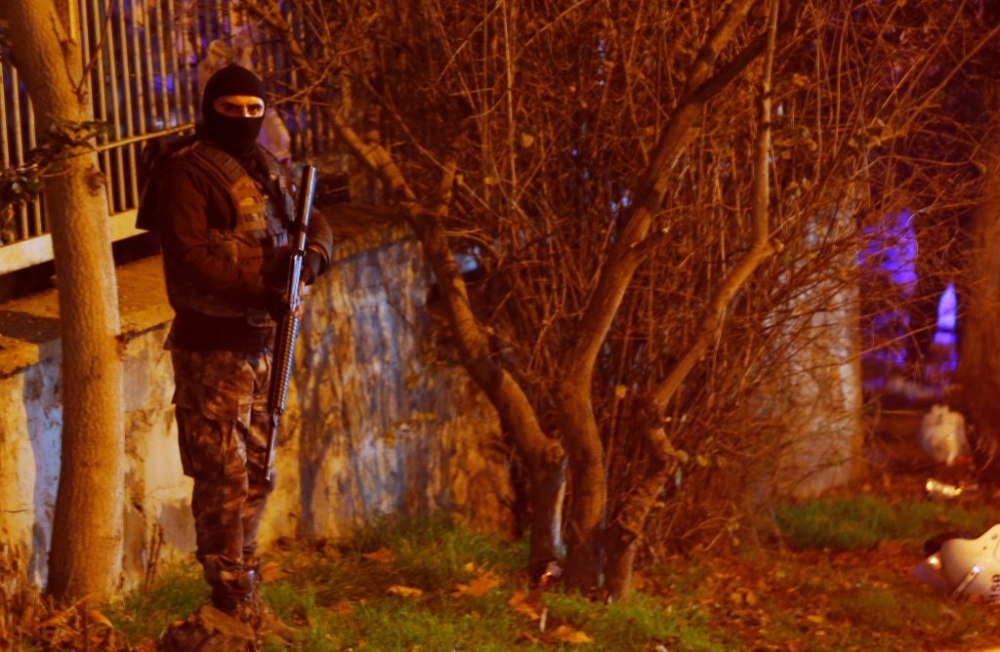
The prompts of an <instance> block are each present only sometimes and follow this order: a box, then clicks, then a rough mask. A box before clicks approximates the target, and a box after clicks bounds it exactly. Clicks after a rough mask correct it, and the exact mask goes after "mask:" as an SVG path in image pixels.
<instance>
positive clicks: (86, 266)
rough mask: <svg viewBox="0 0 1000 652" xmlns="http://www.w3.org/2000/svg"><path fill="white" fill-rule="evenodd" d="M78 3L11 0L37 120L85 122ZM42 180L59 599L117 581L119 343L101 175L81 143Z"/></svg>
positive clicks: (4, 9) (14, 44)
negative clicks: (54, 287)
mask: <svg viewBox="0 0 1000 652" xmlns="http://www.w3.org/2000/svg"><path fill="white" fill-rule="evenodd" d="M76 12H77V5H76V3H74V2H68V1H65V0H9V1H6V2H4V3H3V4H2V5H0V20H4V21H7V23H8V24H9V26H10V37H11V58H12V60H13V63H14V65H15V66H17V68H18V70H20V71H21V72H22V73H23V74H22V79H23V80H24V83H25V86H26V87H27V90H28V94H29V96H30V98H31V100H32V105H33V107H34V111H35V115H36V116H37V124H38V129H39V130H40V131H42V132H46V131H53V132H58V131H60V130H62V129H66V128H69V127H71V126H72V125H80V124H87V123H90V122H91V121H92V120H93V108H92V103H91V100H90V98H89V97H88V91H87V89H88V88H89V83H88V82H87V77H86V73H85V65H84V61H83V53H82V51H81V47H80V43H79V42H78V40H77V39H78V36H79V29H78V17H77V15H76ZM76 154H78V155H75V156H69V157H66V158H64V159H63V160H61V161H60V162H59V163H58V164H57V165H55V166H53V167H52V168H51V169H50V172H49V174H48V176H47V177H46V178H45V179H44V191H43V194H44V200H45V203H46V209H47V214H48V215H49V219H50V223H49V227H50V231H51V234H52V246H53V250H54V252H55V262H56V270H57V275H58V286H59V289H58V292H59V310H60V322H61V329H62V380H61V387H62V404H63V434H62V458H61V459H62V464H61V467H60V476H59V491H58V497H57V500H56V509H55V517H54V523H53V533H52V546H51V550H50V553H49V578H48V587H47V588H48V591H49V593H50V594H52V595H54V596H56V597H58V598H65V599H79V598H84V597H86V598H90V599H94V600H100V599H104V598H107V597H110V596H111V595H112V594H113V592H114V590H115V589H116V588H117V585H118V583H119V581H120V576H121V572H120V571H121V563H122V518H123V510H124V507H123V503H122V500H123V496H124V491H123V483H124V460H125V442H124V415H123V412H122V397H123V387H122V374H123V365H122V351H121V346H120V342H119V341H118V339H117V338H118V335H119V334H120V324H119V318H118V296H117V289H116V288H117V282H116V277H115V269H114V261H113V257H112V252H111V232H110V222H109V217H108V203H107V197H106V195H105V179H104V175H103V174H102V173H101V171H100V169H99V167H98V163H97V157H96V155H94V154H90V153H87V152H86V149H85V148H83V147H80V148H79V151H78V152H76Z"/></svg>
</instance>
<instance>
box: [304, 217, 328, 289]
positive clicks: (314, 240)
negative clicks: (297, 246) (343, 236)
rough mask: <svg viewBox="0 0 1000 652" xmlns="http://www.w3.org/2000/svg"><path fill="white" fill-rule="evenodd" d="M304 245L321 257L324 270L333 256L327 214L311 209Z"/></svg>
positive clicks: (323, 270) (321, 271)
mask: <svg viewBox="0 0 1000 652" xmlns="http://www.w3.org/2000/svg"><path fill="white" fill-rule="evenodd" d="M306 247H307V248H308V249H310V250H312V251H315V252H316V253H318V254H320V255H321V256H322V257H323V269H322V270H320V273H323V272H325V271H326V270H327V269H329V267H330V260H331V259H332V258H333V229H332V228H330V222H329V221H327V216H326V215H324V214H323V213H322V212H321V211H318V210H316V209H313V212H312V215H311V216H310V218H309V235H308V237H307V239H306Z"/></svg>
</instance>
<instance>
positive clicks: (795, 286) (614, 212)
mask: <svg viewBox="0 0 1000 652" xmlns="http://www.w3.org/2000/svg"><path fill="white" fill-rule="evenodd" d="M296 9H297V10H298V11H300V12H301V13H302V15H303V16H306V17H307V18H309V19H310V20H309V21H308V22H309V25H310V26H311V27H310V28H309V29H307V30H305V32H304V33H303V32H299V33H293V31H292V30H291V29H290V27H289V23H288V22H287V20H288V19H287V16H286V15H283V14H282V13H281V12H280V11H279V10H278V8H277V6H276V5H274V4H271V5H269V4H263V3H261V4H258V5H255V7H254V8H251V9H250V11H252V12H256V15H257V17H258V19H259V20H260V21H261V24H262V25H263V26H264V27H265V28H266V29H269V30H271V31H272V32H273V33H274V34H275V35H277V37H278V38H281V39H282V40H283V42H284V43H285V45H286V48H287V50H288V52H289V53H290V55H291V56H290V60H291V61H292V62H293V63H292V65H293V66H294V68H295V73H296V74H297V75H298V77H297V79H298V80H299V82H300V84H299V87H298V88H290V89H289V93H288V95H289V97H290V98H291V100H292V101H295V100H296V99H299V100H307V101H308V102H309V103H310V105H311V106H313V107H316V106H321V107H323V108H324V110H325V113H326V116H327V117H328V119H329V120H330V121H331V122H332V124H334V126H335V128H336V129H337V131H338V134H339V135H340V137H341V139H342V142H343V144H344V149H345V151H347V152H349V153H350V154H351V155H353V156H354V157H355V158H356V159H357V160H358V161H359V162H361V164H362V165H364V166H365V167H366V168H367V169H368V170H369V171H370V173H371V174H372V175H373V176H375V177H376V178H378V179H379V180H380V181H381V183H382V188H383V196H384V198H385V199H386V200H387V201H388V202H390V203H393V204H395V205H397V206H398V207H399V210H400V212H401V214H403V215H404V217H405V218H406V219H407V220H408V221H409V222H410V224H411V225H412V227H413V229H414V232H415V233H416V234H417V235H418V237H419V238H420V241H421V243H422V245H423V249H424V253H425V255H426V257H427V260H428V261H429V263H430V266H431V267H432V269H433V270H434V273H435V276H436V279H437V287H438V290H439V292H440V294H441V296H442V298H443V302H444V305H445V306H446V313H447V315H448V317H449V321H450V330H451V334H452V335H453V339H454V341H455V343H456V346H457V350H458V353H459V358H460V360H461V361H462V363H463V364H464V366H465V368H466V369H467V370H468V371H469V373H470V375H471V376H472V377H473V378H474V379H475V380H476V381H477V382H478V383H479V385H480V386H481V387H482V388H483V389H484V391H485V392H486V394H487V395H488V396H489V397H490V399H491V400H492V401H493V403H494V405H495V406H496V407H497V410H498V413H499V414H500V418H501V420H502V422H503V424H504V426H505V428H506V430H507V432H508V433H509V435H510V437H511V440H512V441H513V443H514V445H515V447H516V449H517V451H518V454H519V457H520V458H521V460H522V461H523V463H524V466H525V468H526V469H527V477H528V482H529V484H530V487H531V514H532V520H531V522H530V528H531V537H532V538H531V546H530V547H531V562H532V569H531V570H532V573H533V574H534V576H535V577H538V575H539V573H540V572H542V570H543V569H544V564H545V563H546V562H547V561H548V560H550V559H551V558H553V557H555V556H556V555H557V554H558V553H559V552H560V545H561V544H560V541H559V539H558V537H557V536H556V535H555V534H554V533H555V532H558V531H563V530H564V531H565V532H566V535H567V551H566V553H567V554H566V572H567V579H568V581H569V584H570V585H571V586H573V587H577V588H582V589H589V588H593V587H595V586H597V585H598V578H599V576H600V573H601V571H602V570H603V571H604V574H605V578H606V582H607V588H608V589H609V590H610V591H611V592H612V593H614V594H616V595H623V594H625V593H627V592H628V585H629V582H628V577H629V570H630V568H631V564H632V559H633V556H634V554H635V552H636V549H637V544H638V542H639V541H640V540H642V538H643V537H644V538H645V540H647V541H649V542H650V546H651V547H653V546H662V545H663V542H664V541H665V540H667V539H674V540H683V541H691V540H693V539H695V535H704V537H705V539H706V540H707V541H708V544H707V545H712V544H713V543H714V542H717V541H718V540H719V539H720V538H727V539H731V540H732V541H736V540H738V538H739V536H740V532H741V528H742V526H741V521H745V520H747V517H748V516H750V517H752V515H753V514H754V513H757V512H759V509H756V508H758V507H759V506H760V505H759V503H756V502H755V501H757V500H758V496H760V497H765V496H768V495H773V493H774V491H773V489H774V488H773V487H770V486H766V487H765V486H764V485H769V484H771V483H772V481H774V478H775V477H776V476H777V475H779V474H780V473H781V472H782V470H783V469H786V468H789V467H788V465H786V464H785V460H786V459H787V456H788V455H789V451H791V450H792V449H794V448H795V446H794V444H795V443H796V442H795V436H796V433H801V432H804V431H806V432H808V434H809V435H810V436H811V437H813V438H814V439H812V440H810V441H816V440H820V439H822V438H823V437H824V436H826V437H827V438H834V439H836V438H843V439H844V442H843V445H842V446H840V447H839V448H837V449H835V451H834V453H832V454H831V458H832V457H837V458H845V459H837V460H834V459H829V460H827V459H815V460H810V464H811V466H812V468H813V469H815V468H816V467H822V466H824V465H828V466H837V465H841V466H843V467H844V468H845V469H847V468H848V467H849V463H852V462H853V460H852V458H856V457H857V454H858V447H859V445H860V435H861V432H860V426H859V423H860V422H859V417H860V388H858V387H856V386H854V387H848V385H850V383H854V384H855V385H856V384H857V374H856V368H857V359H858V356H859V354H860V347H861V344H860V342H859V338H858V337H857V335H856V333H857V331H856V326H857V322H858V321H860V319H861V315H860V314H859V311H860V310H861V307H860V306H859V301H858V288H859V287H861V285H860V284H861V283H863V282H864V277H863V275H861V274H860V273H859V270H858V269H857V265H856V262H855V261H856V260H857V256H858V252H859V250H860V248H861V244H862V242H863V237H864V233H865V230H866V229H869V228H872V229H876V230H877V229H878V228H879V226H880V224H881V222H882V220H883V219H884V216H885V215H886V214H890V213H892V212H893V211H898V210H900V209H902V208H904V207H907V206H912V205H914V203H915V202H919V201H920V199H921V196H920V195H919V193H917V192H916V190H917V189H916V187H915V186H914V185H909V184H900V183H899V178H898V177H897V176H894V175H895V174H896V168H895V164H896V163H898V162H899V161H900V160H901V158H902V156H903V154H902V152H903V151H904V150H905V151H913V149H912V148H904V147H902V145H901V143H903V141H905V140H906V139H907V138H911V137H913V138H915V137H916V135H917V134H925V133H928V131H929V130H932V129H931V127H932V123H933V120H934V118H935V117H936V116H939V115H940V114H938V113H937V112H936V111H935V105H934V98H935V97H937V96H938V94H939V93H940V91H941V90H942V89H943V88H944V87H945V86H943V85H942V84H943V81H944V78H945V77H947V76H948V75H952V74H954V71H956V70H958V69H959V68H960V67H961V65H962V64H963V62H964V59H963V58H964V57H965V56H966V54H968V52H966V53H965V54H961V53H960V54H957V55H956V53H954V52H951V51H950V50H948V48H947V47H946V46H945V44H947V43H954V42H962V40H963V38H964V37H965V35H967V34H970V32H967V31H965V30H966V27H967V26H966V25H965V23H963V22H962V21H961V20H957V19H953V20H950V21H949V20H948V18H949V17H952V18H954V16H955V15H960V16H967V12H965V13H963V12H958V14H955V12H953V11H948V10H941V11H940V12H936V13H935V17H936V19H935V22H933V23H932V27H930V28H927V29H926V30H925V33H926V36H925V37H924V39H925V41H924V42H923V44H922V46H921V48H922V52H923V56H922V57H916V58H914V59H912V60H901V59H900V58H899V56H898V53H899V43H893V42H891V41H892V39H889V38H888V37H887V35H893V37H894V38H895V37H896V36H898V34H899V33H900V30H901V29H904V28H903V27H901V25H904V26H905V25H906V24H908V23H907V21H908V20H909V19H910V16H902V14H900V13H899V12H898V11H897V8H895V7H888V6H883V3H877V2H870V3H856V4H854V5H851V6H842V5H836V6H830V5H827V4H824V3H817V4H811V3H807V2H796V1H783V2H779V1H775V2H767V1H760V2H758V1H750V0H741V1H737V2H732V3H725V4H723V5H720V6H715V5H710V6H704V5H696V4H692V3H682V2H671V1H669V0H663V1H653V0H617V1H611V0H603V1H601V0H591V1H582V2H577V3H572V4H570V5H567V4H565V3H558V2H546V1H545V0H538V1H516V2H497V3H488V4H484V5H481V6H474V7H473V6H470V5H469V4H468V3H462V2H441V3H415V2H407V1H406V0H369V1H362V0H358V1H357V2H346V3H340V4H338V5H337V6H336V7H335V8H331V7H329V6H327V5H319V4H311V3H302V4H300V5H296ZM321 10H324V11H326V12H327V13H325V14H323V13H321ZM903 18H906V20H903ZM963 20H964V19H963ZM960 35H961V36H960ZM980 36H982V35H980ZM982 41H983V39H982V38H979V39H978V40H976V39H972V40H965V41H964V42H965V43H967V44H968V45H969V47H970V48H972V49H974V47H975V43H982ZM331 71H336V72H337V74H336V75H332V74H331ZM913 79H919V80H920V83H919V84H917V83H911V80H913ZM296 93H297V95H296ZM345 99H350V100H351V102H349V103H348V104H350V106H352V107H354V108H358V106H359V105H363V106H364V108H365V110H364V111H363V112H360V111H359V112H356V113H352V112H349V111H347V110H345V109H344V108H343V106H344V104H342V102H344V100H345ZM355 100H357V102H355ZM769 107H770V108H769ZM470 260H471V261H474V267H475V269H474V270H473V271H471V272H470V271H468V269H463V268H462V267H460V265H459V261H470ZM851 365H853V367H854V369H855V371H854V372H852V373H853V375H852V376H851V378H852V380H850V381H848V380H846V379H845V377H844V373H845V372H844V370H845V369H846V368H847V367H849V366H851ZM803 379H808V382H809V383H810V389H809V391H808V393H803V394H801V395H798V396H797V397H796V401H788V403H789V404H791V403H795V402H798V403H799V404H802V403H803V400H804V399H805V398H809V399H810V400H813V399H816V396H815V395H816V394H818V393H820V392H821V389H820V388H821V387H823V386H826V385H830V384H831V383H832V384H834V385H836V391H837V392H839V393H841V394H842V396H841V397H840V399H839V401H832V402H831V404H832V405H833V407H835V408H836V407H838V406H839V409H840V411H841V412H844V413H845V415H842V416H841V415H833V416H831V415H825V416H824V415H818V414H816V413H817V411H818V409H819V404H818V403H816V404H810V405H807V406H805V407H802V405H799V406H793V407H795V408H796V409H795V410H790V411H787V412H783V411H782V410H779V409H776V405H778V403H777V402H776V401H774V400H772V399H774V398H775V397H779V396H783V395H787V393H788V390H789V389H790V388H791V389H793V390H794V387H795V385H796V384H797V383H799V381H801V380H803ZM827 409H828V408H827ZM837 419H843V420H844V421H845V425H844V426H843V427H841V425H839V424H838V425H837V426H836V427H835V428H831V426H830V424H831V423H832V422H833V421H835V420H837ZM564 456H565V457H564ZM564 465H565V468H566V469H567V470H568V492H567V495H566V500H565V502H566V505H567V508H568V511H567V515H568V516H567V521H566V523H565V524H564V525H563V524H561V523H559V522H558V521H557V520H554V519H556V518H557V517H558V516H559V514H560V511H559V506H560V504H561V500H562V498H561V494H560V493H559V491H558V488H559V487H560V486H561V481H562V477H563V476H562V473H563V468H564ZM810 472H812V471H810ZM841 479H843V477H842V478H841ZM760 499H763V498H760Z"/></svg>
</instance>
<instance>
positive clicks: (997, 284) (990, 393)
mask: <svg viewBox="0 0 1000 652" xmlns="http://www.w3.org/2000/svg"><path fill="white" fill-rule="evenodd" d="M996 115H998V114H997V113H996V111H994V120H993V133H992V134H991V137H990V138H989V139H987V140H986V141H985V143H984V144H985V160H984V164H985V170H986V172H985V175H984V185H983V201H982V204H981V205H980V207H979V208H978V210H976V212H975V215H974V216H973V218H972V229H971V230H972V233H971V234H970V235H971V241H972V246H971V251H970V255H969V265H968V268H967V272H966V275H967V277H966V282H965V287H966V288H967V292H968V298H967V300H966V301H965V303H966V308H967V309H966V310H965V311H963V313H962V315H960V317H959V319H963V320H965V327H964V329H963V333H964V337H963V338H962V340H961V342H960V347H961V350H960V352H959V363H958V369H957V377H958V380H959V386H960V394H959V407H960V408H961V409H962V411H963V412H965V414H966V416H967V417H968V419H969V421H970V423H971V424H972V425H973V426H974V427H975V433H976V448H977V450H978V452H979V453H980V454H981V457H982V459H980V460H978V461H979V462H980V464H982V465H984V466H986V467H987V468H986V469H984V470H985V471H986V472H987V473H990V474H991V475H995V472H996V471H997V470H1000V454H998V453H1000V403H998V402H997V400H996V397H997V393H998V392H1000V386H998V379H1000V330H997V327H996V324H997V320H998V319H1000V130H998V129H997V127H998V126H1000V121H997V119H996Z"/></svg>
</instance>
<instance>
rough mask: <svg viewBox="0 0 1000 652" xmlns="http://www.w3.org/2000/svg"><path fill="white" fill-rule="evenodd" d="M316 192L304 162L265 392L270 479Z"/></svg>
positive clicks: (309, 168)
mask: <svg viewBox="0 0 1000 652" xmlns="http://www.w3.org/2000/svg"><path fill="white" fill-rule="evenodd" d="M315 193H316V168H315V167H314V166H312V165H307V166H305V167H304V168H303V169H302V180H301V182H300V183H299V194H298V197H297V201H296V204H295V224H294V225H293V227H292V228H293V235H294V237H295V241H294V242H293V243H292V256H291V260H290V261H289V265H288V281H287V283H286V284H285V301H286V306H285V313H284V315H283V316H282V318H281V322H280V323H279V324H278V332H277V333H276V335H275V344H274V360H273V361H272V364H271V384H270V386H269V387H268V392H267V410H268V412H269V413H270V415H271V434H270V436H269V437H268V440H267V465H266V466H265V467H264V468H265V469H266V473H267V475H266V476H265V479H266V480H267V482H268V483H270V482H272V478H273V476H274V448H275V445H276V444H277V441H278V421H279V420H280V418H281V415H282V413H283V412H284V411H285V399H286V398H287V396H288V378H289V376H291V373H292V358H293V356H294V354H295V339H296V338H297V337H298V335H299V314H298V313H299V311H298V307H299V303H301V301H302V296H301V294H300V291H299V285H300V280H301V278H302V264H303V262H304V261H305V257H306V232H307V231H308V228H309V214H310V213H311V212H312V203H313V195H314V194H315Z"/></svg>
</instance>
